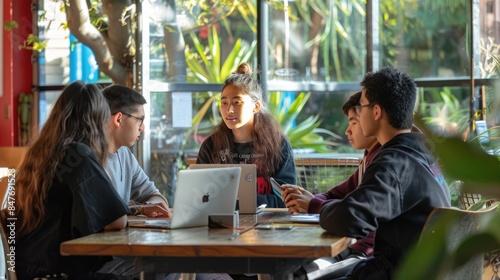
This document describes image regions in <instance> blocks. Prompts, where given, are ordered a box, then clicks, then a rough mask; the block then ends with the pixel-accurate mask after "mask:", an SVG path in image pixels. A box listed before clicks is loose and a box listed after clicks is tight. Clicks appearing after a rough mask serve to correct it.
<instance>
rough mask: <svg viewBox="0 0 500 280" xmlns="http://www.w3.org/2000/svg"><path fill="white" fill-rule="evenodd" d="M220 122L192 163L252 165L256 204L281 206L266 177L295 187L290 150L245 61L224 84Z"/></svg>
mask: <svg viewBox="0 0 500 280" xmlns="http://www.w3.org/2000/svg"><path fill="white" fill-rule="evenodd" d="M220 113H221V115H222V121H221V122H220V123H219V124H218V125H217V126H216V127H215V131H214V132H213V134H212V135H210V136H209V137H208V138H207V139H206V140H205V141H204V142H203V144H202V145H201V148H200V151H199V153H198V158H197V160H196V163H224V164H226V163H227V164H231V163H233V164H234V163H253V164H255V165H256V166H257V203H258V205H261V204H267V207H285V204H284V202H283V200H282V199H281V198H279V197H278V196H277V195H275V194H274V193H273V191H272V187H271V183H270V178H271V177H273V178H274V179H276V180H277V181H278V183H280V184H285V183H288V184H296V180H297V179H296V174H295V162H294V159H293V153H292V148H291V146H290V143H288V140H287V139H286V137H285V135H284V133H283V130H282V129H281V126H280V124H279V123H278V122H277V121H276V120H275V118H274V117H273V116H272V115H271V114H270V113H269V111H268V110H267V109H266V108H265V106H264V101H263V98H262V89H261V87H260V85H259V84H258V83H257V81H256V80H254V79H253V78H252V69H251V68H250V65H249V64H248V63H246V62H244V63H242V64H240V65H239V66H238V69H237V70H236V72H234V73H233V74H231V75H230V76H229V77H228V78H227V79H226V80H225V82H224V85H223V87H222V93H221V102H220Z"/></svg>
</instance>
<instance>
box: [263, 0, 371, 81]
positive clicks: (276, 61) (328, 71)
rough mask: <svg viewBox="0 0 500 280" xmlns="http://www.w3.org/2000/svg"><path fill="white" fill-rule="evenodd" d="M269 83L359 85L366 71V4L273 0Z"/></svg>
mask: <svg viewBox="0 0 500 280" xmlns="http://www.w3.org/2000/svg"><path fill="white" fill-rule="evenodd" d="M267 17H268V18H269V44H270V45H269V48H268V49H269V55H268V56H269V80H288V81H289V80H293V81H305V82H309V81H327V82H328V81H354V80H356V79H357V78H358V77H359V76H360V75H362V74H363V73H364V72H365V69H366V65H365V63H366V51H365V49H366V39H365V36H366V32H365V30H366V26H365V5H364V3H363V2H362V1H357V0H354V1H286V0H285V1H283V2H281V1H273V2H272V4H270V5H269V8H268V15H267Z"/></svg>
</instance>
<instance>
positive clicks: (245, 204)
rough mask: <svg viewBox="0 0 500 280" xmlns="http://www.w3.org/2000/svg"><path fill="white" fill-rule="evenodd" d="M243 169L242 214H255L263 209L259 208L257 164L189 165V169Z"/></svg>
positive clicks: (239, 200) (241, 183) (241, 179)
mask: <svg viewBox="0 0 500 280" xmlns="http://www.w3.org/2000/svg"><path fill="white" fill-rule="evenodd" d="M235 166H236V167H241V177H240V184H239V188H238V203H239V212H240V214H255V213H258V212H260V210H262V208H263V207H258V206H257V166H256V165H255V164H205V163H204V164H200V163H195V164H191V165H189V169H206V168H228V167H235Z"/></svg>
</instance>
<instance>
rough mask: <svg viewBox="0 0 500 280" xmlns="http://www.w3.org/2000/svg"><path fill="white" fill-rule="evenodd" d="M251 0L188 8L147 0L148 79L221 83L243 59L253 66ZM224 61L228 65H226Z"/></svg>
mask: <svg viewBox="0 0 500 280" xmlns="http://www.w3.org/2000/svg"><path fill="white" fill-rule="evenodd" d="M255 2H256V1H250V0H247V1H235V2H229V4H228V3H224V4H214V5H212V6H206V5H198V6H193V3H192V1H166V0H158V1H148V2H147V3H145V8H144V13H148V19H149V37H150V39H149V40H150V41H149V59H150V68H149V72H150V75H149V77H150V79H152V80H158V81H162V82H189V83H220V82H221V81H223V80H224V79H225V78H226V77H227V76H228V75H229V74H230V72H232V71H234V70H235V69H236V66H237V65H238V64H239V63H240V62H242V61H248V62H253V61H254V59H255V53H256V51H255V45H256V24H255V23H256V8H255ZM225 63H227V64H225Z"/></svg>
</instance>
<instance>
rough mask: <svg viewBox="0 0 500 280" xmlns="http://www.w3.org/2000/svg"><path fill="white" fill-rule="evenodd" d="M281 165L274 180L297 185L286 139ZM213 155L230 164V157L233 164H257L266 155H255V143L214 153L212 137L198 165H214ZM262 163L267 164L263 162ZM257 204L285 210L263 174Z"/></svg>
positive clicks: (203, 147)
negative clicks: (257, 160)
mask: <svg viewBox="0 0 500 280" xmlns="http://www.w3.org/2000/svg"><path fill="white" fill-rule="evenodd" d="M280 152H281V159H282V160H281V163H280V165H279V167H278V169H277V170H276V172H275V173H274V174H273V178H274V179H276V181H278V183H280V184H284V183H287V184H296V182H297V177H296V174H295V161H294V159H293V152H292V147H291V146H290V144H289V143H288V141H287V140H286V139H282V145H281V151H280ZM212 154H217V156H219V157H220V158H221V162H222V163H224V162H228V163H229V161H228V160H227V158H228V157H231V159H232V163H255V161H256V159H259V158H262V157H263V156H264V155H259V154H257V153H254V149H253V142H249V143H236V142H233V147H232V149H231V150H229V149H225V150H223V151H214V148H213V140H212V138H211V137H208V138H207V139H205V141H204V142H203V144H202V145H201V147H200V150H199V152H198V158H197V160H196V163H213V162H212ZM262 162H265V160H264V161H262ZM257 203H258V204H259V205H260V204H266V205H267V207H268V208H283V207H286V206H285V203H284V202H283V201H282V200H281V199H279V198H278V197H277V196H276V195H274V193H273V191H272V187H271V183H270V182H269V178H264V177H263V175H262V174H259V173H258V174H257Z"/></svg>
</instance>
